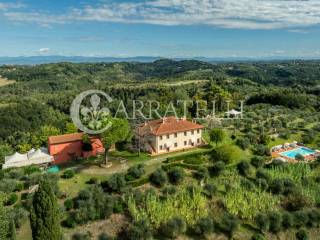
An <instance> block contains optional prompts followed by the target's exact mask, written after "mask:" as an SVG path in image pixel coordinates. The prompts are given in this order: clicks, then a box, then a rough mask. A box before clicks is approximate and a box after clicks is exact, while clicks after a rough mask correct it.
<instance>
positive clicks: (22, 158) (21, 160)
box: [2, 148, 53, 169]
mask: <svg viewBox="0 0 320 240" xmlns="http://www.w3.org/2000/svg"><path fill="white" fill-rule="evenodd" d="M51 162H53V157H52V156H50V155H49V154H48V151H47V149H45V148H41V149H38V150H34V149H31V150H30V151H29V152H28V153H25V154H21V153H18V152H16V153H14V154H13V155H11V156H6V157H5V162H4V164H3V165H2V168H3V169H6V168H12V167H24V166H29V165H41V164H48V163H51Z"/></svg>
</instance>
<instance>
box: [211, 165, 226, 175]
mask: <svg viewBox="0 0 320 240" xmlns="http://www.w3.org/2000/svg"><path fill="white" fill-rule="evenodd" d="M225 168H226V164H225V163H224V162H222V161H218V162H216V163H214V164H213V166H212V167H210V168H209V173H210V175H211V176H219V175H220V174H221V173H222V172H223V171H224V170H225Z"/></svg>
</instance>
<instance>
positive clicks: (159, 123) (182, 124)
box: [136, 117, 204, 154]
mask: <svg viewBox="0 0 320 240" xmlns="http://www.w3.org/2000/svg"><path fill="white" fill-rule="evenodd" d="M203 128H204V126H202V125H200V124H197V123H195V122H192V121H188V120H186V119H183V118H182V119H179V118H175V117H166V118H162V119H157V120H153V121H149V122H145V123H144V124H142V125H140V126H139V127H138V129H137V131H136V133H137V137H138V139H139V144H140V147H141V148H142V149H143V150H144V151H146V152H149V153H151V154H162V153H168V152H174V151H180V150H183V149H188V148H193V147H197V146H200V145H202V144H203V141H202V130H203Z"/></svg>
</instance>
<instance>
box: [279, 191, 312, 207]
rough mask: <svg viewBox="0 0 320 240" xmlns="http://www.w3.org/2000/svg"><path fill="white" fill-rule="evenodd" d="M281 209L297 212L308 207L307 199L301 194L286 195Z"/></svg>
mask: <svg viewBox="0 0 320 240" xmlns="http://www.w3.org/2000/svg"><path fill="white" fill-rule="evenodd" d="M282 205H283V207H284V208H285V209H286V210H288V211H297V210H300V209H302V208H304V207H307V206H309V205H310V201H309V199H308V198H307V197H306V196H304V195H303V194H302V193H294V194H290V195H288V196H287V197H286V198H285V199H284V201H283V203H282Z"/></svg>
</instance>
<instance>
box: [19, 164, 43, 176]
mask: <svg viewBox="0 0 320 240" xmlns="http://www.w3.org/2000/svg"><path fill="white" fill-rule="evenodd" d="M23 171H24V175H30V174H32V173H36V172H38V173H40V172H41V170H40V168H39V167H38V166H35V165H31V166H27V167H24V168H23Z"/></svg>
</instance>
